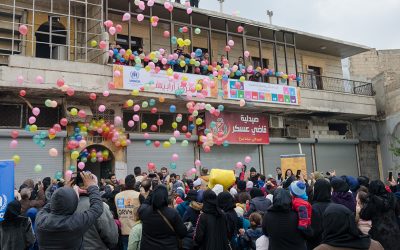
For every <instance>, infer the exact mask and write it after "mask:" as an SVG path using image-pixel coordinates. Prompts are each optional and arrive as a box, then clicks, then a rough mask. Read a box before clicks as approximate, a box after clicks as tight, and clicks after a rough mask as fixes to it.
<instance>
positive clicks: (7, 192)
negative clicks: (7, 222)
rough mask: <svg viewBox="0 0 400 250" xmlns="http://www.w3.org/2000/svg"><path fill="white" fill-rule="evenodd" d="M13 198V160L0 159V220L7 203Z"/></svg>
mask: <svg viewBox="0 0 400 250" xmlns="http://www.w3.org/2000/svg"><path fill="white" fill-rule="evenodd" d="M13 200H14V161H13V160H7V161H0V221H2V220H3V217H4V213H5V212H6V208H7V204H8V203H9V202H11V201H13Z"/></svg>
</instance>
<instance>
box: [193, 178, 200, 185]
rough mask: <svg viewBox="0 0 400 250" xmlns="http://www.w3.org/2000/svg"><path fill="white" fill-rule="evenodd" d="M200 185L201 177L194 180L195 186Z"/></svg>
mask: <svg viewBox="0 0 400 250" xmlns="http://www.w3.org/2000/svg"><path fill="white" fill-rule="evenodd" d="M198 186H201V179H200V178H197V180H195V181H194V182H193V187H198Z"/></svg>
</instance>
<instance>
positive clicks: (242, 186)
mask: <svg viewBox="0 0 400 250" xmlns="http://www.w3.org/2000/svg"><path fill="white" fill-rule="evenodd" d="M236 186H237V189H238V190H239V191H245V190H246V182H245V181H238V182H237V185H236Z"/></svg>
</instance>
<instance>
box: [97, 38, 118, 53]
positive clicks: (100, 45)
mask: <svg viewBox="0 0 400 250" xmlns="http://www.w3.org/2000/svg"><path fill="white" fill-rule="evenodd" d="M106 47H107V43H106V42H105V41H100V43H99V48H100V49H105V48H106ZM113 53H114V51H113Z"/></svg>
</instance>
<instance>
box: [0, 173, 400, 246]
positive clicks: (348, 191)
mask: <svg viewBox="0 0 400 250" xmlns="http://www.w3.org/2000/svg"><path fill="white" fill-rule="evenodd" d="M209 178H210V177H209V172H208V170H207V169H205V168H203V169H202V170H201V173H200V176H196V177H195V178H194V179H190V178H187V177H186V176H182V178H181V177H180V176H179V175H176V174H174V173H171V174H170V173H169V171H168V169H167V168H165V167H164V168H161V169H160V171H157V170H153V171H149V172H142V169H141V168H140V167H135V169H134V173H132V174H129V175H128V176H126V177H125V178H124V179H121V180H117V178H116V176H115V175H111V176H110V178H109V179H107V180H104V179H102V180H100V181H98V180H97V177H96V176H94V175H93V174H91V173H90V172H84V171H83V172H79V173H77V174H76V175H72V176H70V177H68V176H67V177H66V179H65V180H63V179H58V180H53V181H52V180H51V179H50V178H48V177H47V178H45V179H43V181H41V182H38V183H36V184H35V183H34V181H33V180H30V179H28V180H26V181H25V182H24V183H23V184H22V185H21V187H20V189H19V190H16V191H15V200H13V201H11V202H9V203H8V205H7V208H6V212H5V215H4V221H2V222H0V249H7V250H14V249H15V250H20V249H44V250H47V249H111V250H114V249H115V250H120V249H123V250H126V249H129V250H136V249H142V250H146V249H149V250H150V249H165V250H169V249H171V250H175V249H212V250H219V249H221V250H225V249H226V250H236V249H244V250H250V249H257V250H264V249H271V250H275V249H277V250H284V249H288V250H289V249H290V250H292V249H304V250H305V249H317V250H330V249H373V250H379V249H387V250H397V249H400V244H399V242H400V240H399V239H400V185H399V181H398V180H397V181H396V180H395V179H394V178H391V179H389V180H388V181H387V183H386V184H387V185H385V183H384V182H382V181H380V180H372V181H370V180H369V179H368V178H367V177H365V176H359V177H353V176H337V175H336V173H335V172H331V173H326V174H325V175H324V174H322V173H319V172H314V173H311V175H310V176H307V175H306V174H304V173H301V172H297V174H294V173H293V172H292V171H291V170H290V169H288V170H286V171H285V173H284V174H283V173H282V171H281V169H280V168H277V169H276V174H274V176H273V175H267V176H265V175H262V174H259V173H257V171H256V170H255V169H254V168H251V169H250V171H247V168H246V166H244V168H243V169H242V171H241V172H240V173H239V175H238V177H237V178H236V182H235V183H233V184H232V185H231V186H229V187H228V188H227V187H224V186H223V185H221V184H215V183H213V185H210V184H211V182H210V183H209Z"/></svg>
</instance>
